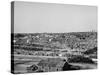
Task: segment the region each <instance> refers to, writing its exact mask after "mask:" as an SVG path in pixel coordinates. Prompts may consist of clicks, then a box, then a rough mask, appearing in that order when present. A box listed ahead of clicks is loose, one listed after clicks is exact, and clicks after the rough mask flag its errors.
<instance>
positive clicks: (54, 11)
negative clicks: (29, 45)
mask: <svg viewBox="0 0 100 75" xmlns="http://www.w3.org/2000/svg"><path fill="white" fill-rule="evenodd" d="M91 30H95V31H97V7H96V6H83V5H68V4H52V3H36V2H20V1H15V3H14V33H37V32H38V33H43V32H49V33H51V32H52V33H53V32H54V33H58V32H61V33H62V32H83V31H91Z"/></svg>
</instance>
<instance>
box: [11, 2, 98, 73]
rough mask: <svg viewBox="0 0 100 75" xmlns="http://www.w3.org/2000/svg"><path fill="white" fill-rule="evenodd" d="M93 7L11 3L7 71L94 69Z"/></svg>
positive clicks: (96, 42) (94, 17)
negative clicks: (9, 67) (8, 69)
mask: <svg viewBox="0 0 100 75" xmlns="http://www.w3.org/2000/svg"><path fill="white" fill-rule="evenodd" d="M97 10H98V7H97V6H91V5H74V4H59V3H43V2H24V1H13V2H11V73H14V74H24V73H41V72H57V71H76V70H90V69H97V68H98V61H97V60H98V56H97V55H98V40H97V36H98V32H97V31H98V29H97V27H98V26H97V25H98V24H97V16H98V15H97Z"/></svg>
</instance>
